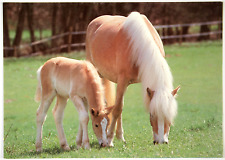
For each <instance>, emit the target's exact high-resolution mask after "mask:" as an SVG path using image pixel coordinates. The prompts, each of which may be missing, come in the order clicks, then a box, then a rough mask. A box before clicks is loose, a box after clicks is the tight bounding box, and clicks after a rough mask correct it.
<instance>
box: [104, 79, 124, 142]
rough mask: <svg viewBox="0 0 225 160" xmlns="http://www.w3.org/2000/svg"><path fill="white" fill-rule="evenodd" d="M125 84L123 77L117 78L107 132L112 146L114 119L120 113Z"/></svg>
mask: <svg viewBox="0 0 225 160" xmlns="http://www.w3.org/2000/svg"><path fill="white" fill-rule="evenodd" d="M127 85H128V83H127V81H126V80H125V79H124V78H123V77H122V78H119V79H118V81H117V90H116V102H115V106H114V109H113V112H112V122H111V125H110V127H109V130H108V133H107V134H108V141H109V145H110V146H113V137H114V129H115V125H116V121H117V119H118V118H119V117H120V115H121V114H122V108H123V99H124V93H125V91H126V88H127Z"/></svg>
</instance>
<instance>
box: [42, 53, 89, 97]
mask: <svg viewBox="0 0 225 160" xmlns="http://www.w3.org/2000/svg"><path fill="white" fill-rule="evenodd" d="M88 65H90V64H89V62H86V61H78V60H74V59H69V58H64V57H57V58H52V59H50V60H48V61H47V62H46V63H45V64H44V65H43V67H42V70H41V82H42V87H43V88H51V89H54V90H55V91H56V92H57V93H58V94H59V95H60V96H63V97H69V95H70V92H71V88H76V89H77V93H79V94H83V92H84V89H83V88H84V85H85V81H86V79H85V78H86V67H87V66H88ZM89 68H90V67H89ZM75 86H77V87H75ZM82 96H83V95H82Z"/></svg>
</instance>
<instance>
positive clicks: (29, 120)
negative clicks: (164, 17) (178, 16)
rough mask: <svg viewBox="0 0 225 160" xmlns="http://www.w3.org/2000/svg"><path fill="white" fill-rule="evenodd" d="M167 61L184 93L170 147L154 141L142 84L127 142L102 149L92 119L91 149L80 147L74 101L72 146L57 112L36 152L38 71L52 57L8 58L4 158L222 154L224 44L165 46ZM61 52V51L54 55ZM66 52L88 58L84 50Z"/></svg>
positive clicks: (126, 121) (69, 122) (134, 90)
mask: <svg viewBox="0 0 225 160" xmlns="http://www.w3.org/2000/svg"><path fill="white" fill-rule="evenodd" d="M165 51H166V54H167V58H166V59H167V62H168V63H169V66H170V68H171V70H172V74H173V77H174V87H176V86H178V85H179V84H180V85H181V90H180V91H179V93H178V97H177V101H178V104H179V106H178V115H177V117H176V119H175V123H174V126H172V127H171V130H170V136H169V144H168V145H153V143H152V142H153V136H152V129H151V126H150V122H149V115H148V114H147V113H146V112H145V109H144V104H143V101H142V96H141V87H140V84H135V85H130V86H129V87H128V89H127V92H126V94H125V106H124V109H123V127H124V132H125V134H124V135H125V139H126V142H127V143H126V144H125V143H123V142H121V141H118V140H117V139H115V140H114V147H113V148H101V149H100V148H99V145H98V142H97V138H96V137H95V135H94V133H93V130H92V126H91V122H89V126H88V127H89V131H88V132H89V138H90V144H91V147H92V149H91V150H84V149H80V150H76V143H75V139H76V134H77V131H78V114H77V111H76V109H75V107H74V106H73V105H72V103H71V102H70V101H69V103H68V105H67V108H66V109H65V116H64V121H63V124H64V130H65V133H66V137H67V140H68V143H69V145H70V146H71V148H72V150H71V151H70V152H63V151H61V149H60V146H59V141H58V138H57V131H56V127H55V123H54V119H53V115H52V113H51V110H52V108H53V106H54V104H52V105H51V107H50V109H49V112H48V117H47V119H46V121H45V124H44V130H43V152H42V153H41V154H37V153H36V152H35V138H36V122H35V121H36V120H35V116H36V110H37V108H38V105H39V104H38V103H36V102H34V93H35V90H36V85H37V80H36V70H37V69H38V67H39V66H40V65H42V64H43V63H44V62H45V61H46V60H47V59H49V58H50V56H46V57H32V58H19V59H16V58H7V59H4V157H5V158H56V157H57V158H85V157H89V158H93V157H96V158H108V157H113V158H118V157H121V158H122V157H127V158H133V157H149V158H152V157H156V158H157V157H167V158H169V157H177V158H179V157H189V158H190V157H222V155H223V138H222V42H221V41H214V42H202V43H183V44H182V45H181V46H179V45H171V46H165ZM54 56H56V55H54ZM63 56H67V57H71V58H77V59H82V58H83V53H82V52H80V53H72V54H68V55H67V54H65V55H63ZM51 57H53V55H52V56H51Z"/></svg>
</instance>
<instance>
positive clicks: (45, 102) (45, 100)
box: [35, 91, 55, 152]
mask: <svg viewBox="0 0 225 160" xmlns="http://www.w3.org/2000/svg"><path fill="white" fill-rule="evenodd" d="M42 93H43V92H42ZM54 97H55V92H54V91H52V93H50V94H48V95H42V99H41V104H40V106H39V108H38V110H37V117H36V123H37V138H36V144H35V146H36V151H37V152H41V150H42V126H43V124H44V121H45V118H46V114H47V111H48V109H49V106H50V104H51V103H52V100H53V98H54Z"/></svg>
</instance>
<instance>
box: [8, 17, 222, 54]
mask: <svg viewBox="0 0 225 160" xmlns="http://www.w3.org/2000/svg"><path fill="white" fill-rule="evenodd" d="M203 25H207V26H211V25H218V26H219V25H220V26H221V27H218V29H217V30H214V31H210V32H204V33H191V34H183V33H182V32H179V34H172V35H163V33H162V32H163V30H165V29H168V28H172V29H179V30H181V28H182V27H192V26H203ZM154 27H155V28H156V29H157V31H158V32H159V34H160V37H161V39H162V41H165V40H167V41H171V40H172V39H176V40H175V42H179V43H182V42H183V40H184V39H186V38H196V37H200V36H203V37H204V36H212V35H214V36H216V39H220V38H222V21H213V22H202V23H191V24H174V25H156V26H154ZM220 29H221V30H220ZM85 34H86V31H79V32H67V33H63V34H60V35H56V36H52V37H49V38H45V39H42V40H38V41H35V42H33V43H29V44H22V45H20V46H15V47H4V56H5V54H6V53H5V52H6V51H12V52H13V55H14V56H15V57H18V56H23V55H25V56H30V55H37V54H43V53H44V54H47V53H59V52H61V51H62V50H63V51H64V52H71V51H72V50H75V49H77V48H81V49H84V47H85ZM77 35H82V36H83V38H82V41H81V42H79V43H72V37H73V36H77ZM65 37H67V38H68V40H67V41H68V43H67V44H62V45H59V46H57V47H53V48H50V47H46V48H44V49H39V51H37V52H36V53H32V50H31V48H32V47H33V46H38V45H44V44H47V43H49V42H52V41H53V40H59V39H62V38H65ZM26 48H27V49H29V48H30V52H29V51H28V52H29V53H26V54H23V53H21V52H22V51H23V50H26Z"/></svg>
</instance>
